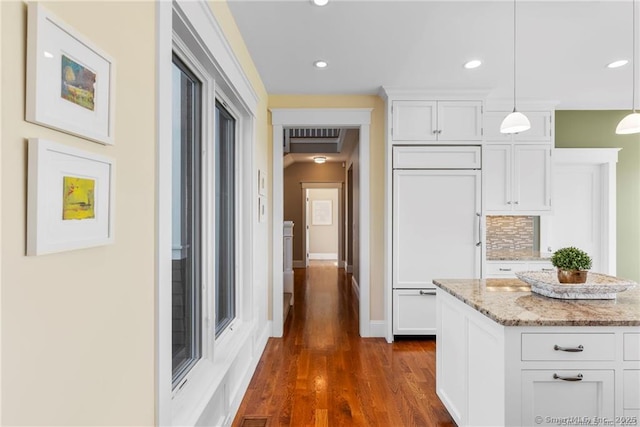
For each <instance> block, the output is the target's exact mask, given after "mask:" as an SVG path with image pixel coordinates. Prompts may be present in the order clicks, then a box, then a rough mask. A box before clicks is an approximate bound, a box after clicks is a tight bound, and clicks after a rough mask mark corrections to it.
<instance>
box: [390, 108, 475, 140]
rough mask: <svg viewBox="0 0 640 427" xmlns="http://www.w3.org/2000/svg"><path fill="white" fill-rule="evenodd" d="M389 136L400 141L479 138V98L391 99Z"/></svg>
mask: <svg viewBox="0 0 640 427" xmlns="http://www.w3.org/2000/svg"><path fill="white" fill-rule="evenodd" d="M392 105H393V107H392V112H391V114H392V131H391V135H392V139H393V141H394V142H399V143H402V144H424V143H429V142H433V141H450V142H451V141H481V140H482V102H481V101H393V104H392Z"/></svg>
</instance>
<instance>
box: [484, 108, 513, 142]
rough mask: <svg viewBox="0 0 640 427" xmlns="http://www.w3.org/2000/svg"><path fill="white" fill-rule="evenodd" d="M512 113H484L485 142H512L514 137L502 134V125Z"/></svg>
mask: <svg viewBox="0 0 640 427" xmlns="http://www.w3.org/2000/svg"><path fill="white" fill-rule="evenodd" d="M509 113H510V111H487V112H485V113H484V116H483V119H484V139H485V141H498V142H511V141H512V140H513V136H512V135H511V134H510V133H501V132H500V125H501V124H502V121H503V120H504V118H505V117H507V116H508V115H509Z"/></svg>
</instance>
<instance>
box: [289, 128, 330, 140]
mask: <svg viewBox="0 0 640 427" xmlns="http://www.w3.org/2000/svg"><path fill="white" fill-rule="evenodd" d="M339 136H340V129H289V138H338V137H339Z"/></svg>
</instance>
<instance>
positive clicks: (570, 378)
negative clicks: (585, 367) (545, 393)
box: [553, 374, 582, 381]
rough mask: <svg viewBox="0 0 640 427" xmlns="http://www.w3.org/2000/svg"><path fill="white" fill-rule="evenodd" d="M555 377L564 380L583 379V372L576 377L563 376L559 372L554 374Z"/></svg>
mask: <svg viewBox="0 0 640 427" xmlns="http://www.w3.org/2000/svg"><path fill="white" fill-rule="evenodd" d="M553 379H554V380H562V381H582V374H578V375H576V376H575V377H562V376H560V375H558V374H553Z"/></svg>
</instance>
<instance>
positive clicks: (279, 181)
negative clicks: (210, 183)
mask: <svg viewBox="0 0 640 427" xmlns="http://www.w3.org/2000/svg"><path fill="white" fill-rule="evenodd" d="M372 110H373V109H371V108H270V109H269V111H270V112H271V125H272V130H273V139H272V142H273V163H272V177H273V181H272V193H271V194H273V203H272V205H271V206H272V220H273V222H272V228H273V241H272V249H273V250H272V258H273V264H272V274H271V278H272V299H271V301H272V311H271V313H272V322H273V324H272V333H271V336H272V337H282V335H283V331H284V316H283V311H282V310H283V307H282V292H283V268H282V266H283V254H282V250H283V242H282V239H283V236H282V234H283V224H282V222H283V220H284V208H283V201H284V196H283V183H284V177H283V175H284V173H283V170H284V169H283V162H282V155H283V145H282V143H281V141H282V136H283V132H284V129H285V128H286V127H311V126H313V127H317V126H323V127H324V126H332V127H348V128H356V129H359V131H360V132H359V134H360V139H359V143H358V154H359V161H360V170H359V178H360V201H359V202H360V203H359V207H360V209H359V214H360V217H359V223H360V230H361V232H360V253H359V255H360V277H359V278H358V279H359V280H358V282H359V285H360V298H359V312H360V325H359V333H360V336H361V337H369V336H370V322H371V319H370V317H371V316H370V307H369V304H370V296H369V293H370V290H369V286H370V280H369V277H370V271H369V267H370V259H369V257H370V247H369V244H370V232H371V231H370V180H369V169H370V166H369V161H370V127H371V111H372Z"/></svg>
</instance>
